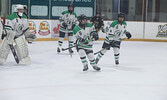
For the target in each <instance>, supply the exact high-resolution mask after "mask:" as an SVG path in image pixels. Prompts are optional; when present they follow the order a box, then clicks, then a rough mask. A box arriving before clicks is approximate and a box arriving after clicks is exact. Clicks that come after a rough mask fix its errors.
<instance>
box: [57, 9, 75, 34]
mask: <svg viewBox="0 0 167 100" xmlns="http://www.w3.org/2000/svg"><path fill="white" fill-rule="evenodd" d="M62 23H66V24H67V29H64V27H63V26H62ZM76 23H77V15H76V13H74V12H73V13H72V14H70V13H69V12H68V11H64V12H62V15H61V17H60V30H61V31H63V32H64V31H66V30H69V31H72V25H73V24H76Z"/></svg>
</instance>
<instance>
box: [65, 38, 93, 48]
mask: <svg viewBox="0 0 167 100" xmlns="http://www.w3.org/2000/svg"><path fill="white" fill-rule="evenodd" d="M90 41H93V39H90V40H88V41H85V42H83V43H87V42H90ZM76 46H78V45H77V44H76V45H74V46H71V47H68V48H62V51H65V50H68V49H71V48H73V47H76Z"/></svg>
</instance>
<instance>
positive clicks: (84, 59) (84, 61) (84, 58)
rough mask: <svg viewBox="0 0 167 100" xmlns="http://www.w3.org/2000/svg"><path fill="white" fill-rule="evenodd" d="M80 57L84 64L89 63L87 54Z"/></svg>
mask: <svg viewBox="0 0 167 100" xmlns="http://www.w3.org/2000/svg"><path fill="white" fill-rule="evenodd" d="M80 59H81V61H82V64H83V66H85V65H87V64H88V62H87V60H86V56H84V57H80Z"/></svg>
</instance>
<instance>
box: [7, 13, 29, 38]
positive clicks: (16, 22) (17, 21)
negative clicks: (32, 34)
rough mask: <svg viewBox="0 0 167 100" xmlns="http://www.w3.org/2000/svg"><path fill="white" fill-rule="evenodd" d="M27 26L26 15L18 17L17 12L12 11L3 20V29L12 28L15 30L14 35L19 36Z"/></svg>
mask: <svg viewBox="0 0 167 100" xmlns="http://www.w3.org/2000/svg"><path fill="white" fill-rule="evenodd" d="M27 28H29V25H28V20H27V17H26V15H24V14H23V16H22V17H21V18H20V17H19V16H18V15H17V13H15V12H14V13H12V14H10V15H9V16H8V18H7V19H6V22H5V29H6V30H13V31H15V32H16V36H19V35H20V34H22V33H23V31H24V30H26V29H27Z"/></svg>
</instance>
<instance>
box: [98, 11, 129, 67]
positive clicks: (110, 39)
mask: <svg viewBox="0 0 167 100" xmlns="http://www.w3.org/2000/svg"><path fill="white" fill-rule="evenodd" d="M126 26H127V24H126V22H125V14H124V13H119V14H118V19H117V20H115V21H113V22H112V23H111V25H110V28H109V31H108V32H107V36H106V38H105V40H104V43H103V46H102V50H100V52H99V53H98V56H97V58H96V63H98V61H99V59H100V58H101V57H102V56H103V55H104V54H105V53H106V52H107V50H110V47H112V48H113V51H114V57H115V64H116V65H118V64H119V55H120V44H121V40H122V38H123V37H127V38H128V39H130V38H131V34H130V33H129V32H127V30H126Z"/></svg>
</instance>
